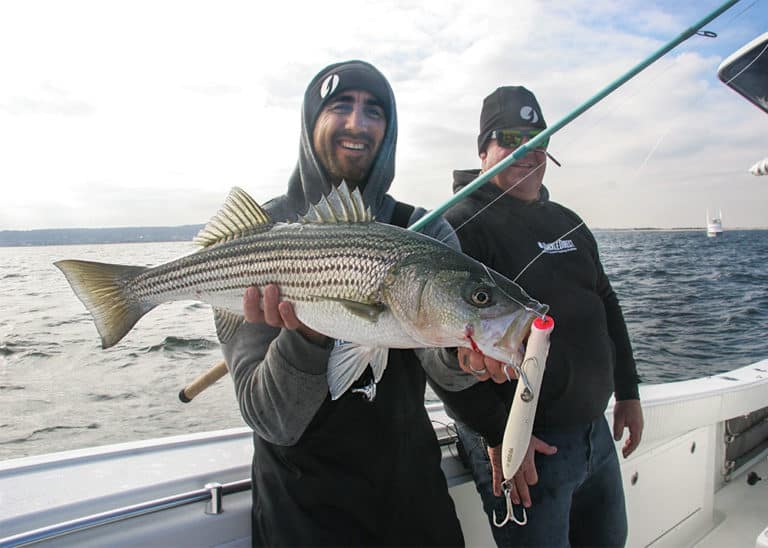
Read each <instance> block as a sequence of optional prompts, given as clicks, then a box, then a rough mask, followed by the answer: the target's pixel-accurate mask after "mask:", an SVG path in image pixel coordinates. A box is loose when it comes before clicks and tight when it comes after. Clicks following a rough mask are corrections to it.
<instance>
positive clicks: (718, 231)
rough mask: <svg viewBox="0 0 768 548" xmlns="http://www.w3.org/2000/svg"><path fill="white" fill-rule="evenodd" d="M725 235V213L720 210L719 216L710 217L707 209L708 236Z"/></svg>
mask: <svg viewBox="0 0 768 548" xmlns="http://www.w3.org/2000/svg"><path fill="white" fill-rule="evenodd" d="M722 235H723V213H722V211H718V213H717V217H710V216H709V210H707V236H708V237H710V238H716V237H718V236H722Z"/></svg>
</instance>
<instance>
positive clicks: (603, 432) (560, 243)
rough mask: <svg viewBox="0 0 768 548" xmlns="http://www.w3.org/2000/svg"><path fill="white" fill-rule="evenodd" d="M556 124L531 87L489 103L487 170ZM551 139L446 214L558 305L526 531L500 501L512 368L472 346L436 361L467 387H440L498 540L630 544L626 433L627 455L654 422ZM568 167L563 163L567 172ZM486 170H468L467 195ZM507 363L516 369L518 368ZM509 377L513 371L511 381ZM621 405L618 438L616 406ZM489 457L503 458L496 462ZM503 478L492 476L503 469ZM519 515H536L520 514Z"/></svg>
mask: <svg viewBox="0 0 768 548" xmlns="http://www.w3.org/2000/svg"><path fill="white" fill-rule="evenodd" d="M546 127H547V125H546V122H545V121H544V117H543V115H542V113H541V108H540V107H539V104H538V101H537V100H536V97H535V96H534V95H533V93H531V92H530V91H529V90H528V89H526V88H524V87H518V86H506V87H500V88H498V89H497V90H495V91H494V92H493V93H491V94H490V95H489V96H488V97H486V98H485V100H484V102H483V107H482V112H481V115H480V134H479V136H478V142H477V144H478V152H479V156H480V162H481V166H482V170H483V171H485V170H488V169H490V168H491V167H493V166H495V165H496V164H498V163H499V162H500V161H502V160H503V159H504V158H506V157H507V156H508V155H509V154H511V153H512V152H513V151H514V149H516V148H517V147H519V146H520V145H522V144H524V143H527V142H529V141H530V140H532V139H535V138H536V136H537V135H538V134H539V133H540V132H541V131H542V130H544V129H545V128H546ZM548 144H549V143H548V140H547V139H544V140H539V141H536V142H534V147H535V148H534V149H533V150H532V151H530V152H529V153H528V154H527V155H526V156H525V157H523V158H522V159H520V160H518V161H517V162H516V163H515V164H513V165H511V166H510V167H507V168H506V169H504V170H503V171H501V172H500V173H498V174H497V175H496V176H495V177H493V178H492V179H491V181H490V184H486V185H485V186H484V187H482V188H480V189H478V190H477V191H475V192H474V193H473V194H471V195H470V196H469V197H467V198H466V199H465V200H463V201H462V202H460V203H459V204H457V205H456V206H454V207H453V208H452V209H451V210H449V211H448V213H447V214H446V215H445V217H446V218H447V219H448V221H449V222H450V223H451V224H452V225H453V226H454V227H455V228H456V230H457V234H458V236H459V240H460V241H461V247H462V250H463V251H464V252H465V253H467V254H468V255H471V256H472V257H474V258H476V259H478V260H480V261H481V262H483V263H485V264H486V265H488V266H489V267H491V268H493V269H495V270H497V271H499V272H501V273H503V274H505V275H506V276H508V277H509V278H510V279H513V280H516V281H517V282H518V283H519V284H520V285H521V286H522V287H523V288H524V289H525V290H526V291H527V292H528V293H529V294H531V295H532V296H534V297H535V298H536V299H538V300H540V301H541V302H544V303H547V304H548V305H550V314H551V315H552V317H553V318H554V320H555V330H554V332H553V333H552V336H551V346H550V350H549V356H548V359H547V364H546V370H545V374H544V380H543V383H542V387H541V394H540V396H539V403H538V408H537V413H536V418H535V422H534V429H533V436H532V437H531V441H530V445H529V448H528V452H527V454H526V457H525V459H524V461H523V464H522V465H521V467H520V469H519V470H518V471H517V473H515V475H514V477H513V479H512V482H511V499H512V502H513V503H514V504H515V505H522V507H524V508H525V513H526V514H527V524H526V525H524V526H521V525H518V524H515V523H512V522H510V523H508V524H507V525H505V526H504V527H502V528H497V527H495V526H493V523H492V521H493V515H494V512H495V513H496V515H497V516H498V520H499V521H501V520H502V519H503V516H504V515H506V500H505V499H504V498H503V497H502V496H500V495H501V494H502V490H501V480H502V477H501V455H500V453H501V451H500V444H501V441H502V437H503V431H504V426H505V422H506V416H507V414H508V412H509V409H510V406H511V404H512V399H513V395H514V391H515V387H516V381H513V382H509V379H510V376H513V375H509V373H510V370H508V369H507V368H506V367H505V365H504V364H503V363H500V362H498V361H495V360H492V359H490V358H485V357H484V356H483V355H482V354H479V353H477V352H473V351H472V350H469V349H464V348H460V349H458V353H456V352H453V353H451V352H450V351H447V350H442V351H437V352H434V353H433V354H432V356H433V357H436V358H435V359H438V360H441V361H442V362H443V364H444V365H447V366H449V367H450V366H451V365H454V366H455V363H456V360H457V359H458V362H459V366H460V367H461V368H462V369H463V370H465V371H466V372H468V373H471V374H473V375H475V376H476V378H477V379H478V380H479V381H493V382H478V383H477V384H475V385H474V386H472V387H470V388H467V389H465V390H462V391H457V392H447V391H445V390H442V389H440V387H434V388H435V391H436V392H438V393H439V395H440V396H441V398H442V399H443V401H444V402H445V403H446V407H447V409H448V412H449V414H451V415H452V416H454V417H455V418H457V419H460V420H461V421H464V422H458V421H457V429H458V433H459V438H460V440H461V444H462V452H463V454H464V456H465V461H466V462H467V464H468V465H469V467H470V468H471V469H472V473H473V476H474V478H475V483H476V485H477V489H478V491H479V493H480V495H481V497H482V499H483V506H484V509H485V511H486V513H488V516H489V521H491V529H492V531H493V535H494V537H495V539H496V542H497V544H498V545H499V546H571V545H572V546H623V545H624V544H625V542H626V536H627V519H626V510H625V504H624V493H623V489H622V483H621V474H620V471H619V463H618V458H617V455H616V447H615V445H614V442H613V439H616V440H617V441H618V440H619V439H620V438H621V436H622V434H623V432H624V429H625V428H628V429H629V437H628V438H627V441H626V442H625V443H624V445H623V448H622V453H623V455H624V457H627V456H628V455H629V454H630V453H632V451H634V449H635V448H636V447H637V445H638V443H640V438H641V435H642V430H643V416H642V410H641V406H640V401H639V396H638V389H637V385H638V382H639V379H638V376H637V372H636V369H635V362H634V358H633V355H632V348H631V345H630V341H629V337H628V334H627V329H626V326H625V323H624V318H623V315H622V312H621V308H620V306H619V302H618V299H617V297H616V294H615V293H614V291H613V289H612V288H611V284H610V282H609V281H608V278H607V277H606V275H605V272H604V271H603V267H602V264H601V263H600V258H599V254H598V249H597V243H596V241H595V239H594V237H593V235H592V233H591V232H590V231H589V229H587V227H586V226H585V225H584V224H583V222H582V220H581V219H580V218H579V217H578V215H576V214H575V213H574V212H572V211H570V210H569V209H567V208H565V207H563V206H561V205H559V204H556V203H554V202H551V201H549V193H548V192H547V190H546V188H545V187H544V186H543V185H542V183H543V179H544V173H545V171H546V167H547V158H550V159H552V160H553V161H554V162H555V163H557V162H556V161H555V160H554V158H552V157H551V156H550V155H549V154H548V152H547V146H548ZM558 165H559V164H558ZM479 174H480V170H468V171H455V172H454V183H453V189H454V191H458V190H460V189H461V188H463V187H464V186H466V185H467V184H468V183H469V182H471V181H473V180H474V179H475V178H477V176H478V175H479ZM505 369H507V370H506V371H505ZM508 375H509V376H508ZM611 395H615V397H616V406H615V408H614V421H613V439H612V436H611V432H610V429H609V427H608V423H607V421H606V420H605V418H604V412H605V409H606V406H607V404H608V401H609V398H610V397H611ZM489 460H490V463H489ZM489 464H491V465H492V468H493V474H491V466H489ZM515 511H516V516H517V519H518V520H522V517H523V508H521V507H520V506H516V507H515Z"/></svg>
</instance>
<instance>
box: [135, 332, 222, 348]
mask: <svg viewBox="0 0 768 548" xmlns="http://www.w3.org/2000/svg"><path fill="white" fill-rule="evenodd" d="M218 346H219V343H218V341H212V340H209V339H205V338H184V337H173V336H171V337H166V338H165V339H163V342H161V343H160V344H155V345H152V346H147V347H145V348H144V352H160V351H171V352H172V351H177V350H210V349H212V348H217V347H218Z"/></svg>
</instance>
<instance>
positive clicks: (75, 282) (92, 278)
mask: <svg viewBox="0 0 768 548" xmlns="http://www.w3.org/2000/svg"><path fill="white" fill-rule="evenodd" d="M53 264H54V265H55V266H56V267H57V268H58V269H59V270H61V271H62V272H63V273H64V276H66V278H67V281H68V282H69V285H71V286H72V289H73V290H74V292H75V294H76V295H77V297H78V298H79V299H80V300H81V301H82V303H83V304H84V305H85V307H86V308H87V309H88V312H90V313H91V316H93V321H94V323H95V324H96V329H97V330H98V332H99V335H100V336H101V347H102V348H109V347H110V346H114V345H115V344H117V343H118V342H119V341H120V339H122V338H123V337H125V335H126V334H127V333H128V332H129V331H130V330H131V328H132V327H133V326H134V325H135V324H136V322H137V321H139V319H140V318H141V317H142V316H143V315H144V314H146V313H147V312H149V311H150V310H152V309H153V308H154V307H155V306H157V305H156V304H153V303H147V302H142V301H141V300H140V299H138V298H136V296H135V295H134V294H133V292H132V291H131V289H130V281H131V280H132V279H134V278H135V277H136V276H138V275H139V274H140V273H142V272H145V271H146V270H149V268H148V267H143V266H128V265H119V264H106V263H96V262H91V261H75V260H64V261H57V262H55V263H53Z"/></svg>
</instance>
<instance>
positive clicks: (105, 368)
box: [0, 230, 768, 460]
mask: <svg viewBox="0 0 768 548" xmlns="http://www.w3.org/2000/svg"><path fill="white" fill-rule="evenodd" d="M595 235H596V237H597V240H598V243H599V244H600V251H601V257H602V260H603V264H604V266H605V269H606V272H607V273H608V275H609V277H610V278H611V281H612V283H613V286H614V289H615V290H616V292H617V293H618V295H619V298H620V300H621V303H622V307H623V309H624V315H625V317H626V320H627V325H628V329H629V333H630V337H631V339H632V343H633V347H634V350H635V357H636V360H637V363H638V370H639V373H640V376H641V377H642V379H643V382H646V383H659V382H668V381H672V380H684V379H690V378H695V377H701V376H708V375H713V374H716V373H721V372H724V371H728V370H731V369H734V368H736V367H741V366H744V365H748V364H750V363H753V362H755V361H757V360H759V359H763V358H765V357H768V336H766V335H768V268H767V267H766V260H768V231H766V230H753V231H728V232H726V233H725V235H724V236H723V237H721V238H717V239H713V238H707V237H706V234H705V233H704V232H703V231H669V232H662V231H596V233H595ZM193 249H194V247H193V246H192V245H191V244H187V243H151V244H113V245H89V246H55V247H25V248H10V247H7V248H0V298H1V299H2V301H0V302H1V303H2V304H1V305H0V460H5V459H9V458H16V457H22V456H28V455H36V454H42V453H48V452H53V451H62V450H67V449H75V448H80V447H87V446H91V445H105V444H109V443H118V442H124V441H129V440H135V439H148V438H156V437H163V436H171V435H177V434H183V433H192V432H202V431H206V430H216V429H222V428H230V427H236V426H244V423H243V421H242V419H241V418H240V413H239V411H238V409H237V404H236V401H235V397H234V390H233V387H232V382H231V380H230V379H229V377H225V378H223V379H222V380H220V381H219V382H218V383H216V384H215V385H214V386H213V387H211V388H209V389H208V390H206V391H205V392H203V393H202V394H201V395H200V396H198V397H197V398H196V399H195V400H193V401H192V402H191V403H188V404H183V403H181V402H180V401H179V400H178V397H177V394H178V392H179V390H180V389H181V388H182V387H183V386H184V385H185V384H186V383H188V382H189V381H190V380H192V379H193V378H194V377H195V376H197V375H198V374H200V373H202V372H204V371H205V370H207V369H208V368H209V367H211V366H212V365H214V364H215V363H216V362H217V361H219V360H220V359H221V354H220V349H219V343H218V340H217V339H216V335H215V330H214V326H213V319H212V315H211V312H210V308H209V307H208V306H207V305H203V304H200V303H194V302H178V303H170V304H166V305H162V306H161V307H158V308H157V309H156V310H154V311H152V312H151V313H149V314H148V315H147V316H145V317H144V318H143V319H142V320H141V321H140V322H139V323H138V324H137V325H136V327H134V329H133V330H132V331H131V332H130V333H129V334H128V335H127V336H126V338H125V339H123V341H121V342H120V343H119V344H118V345H117V346H115V347H113V348H110V349H108V350H102V349H101V347H100V342H99V337H98V334H97V333H96V329H95V327H94V326H93V323H92V321H91V318H90V315H89V314H88V313H87V312H86V311H85V309H84V308H83V306H82V305H81V304H80V301H79V300H78V299H77V298H76V297H75V296H74V294H73V293H72V291H71V289H70V288H69V286H68V284H67V283H66V281H65V279H64V277H63V275H62V274H61V273H60V272H59V271H58V269H56V268H55V267H54V266H53V264H52V263H53V262H54V261H56V260H59V259H65V258H79V259H88V260H98V261H106V262H116V263H123V264H140V265H142V264H143V265H154V264H158V263H161V262H165V261H168V260H171V259H173V258H176V257H178V256H181V255H184V254H187V253H189V252H191V251H193Z"/></svg>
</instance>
